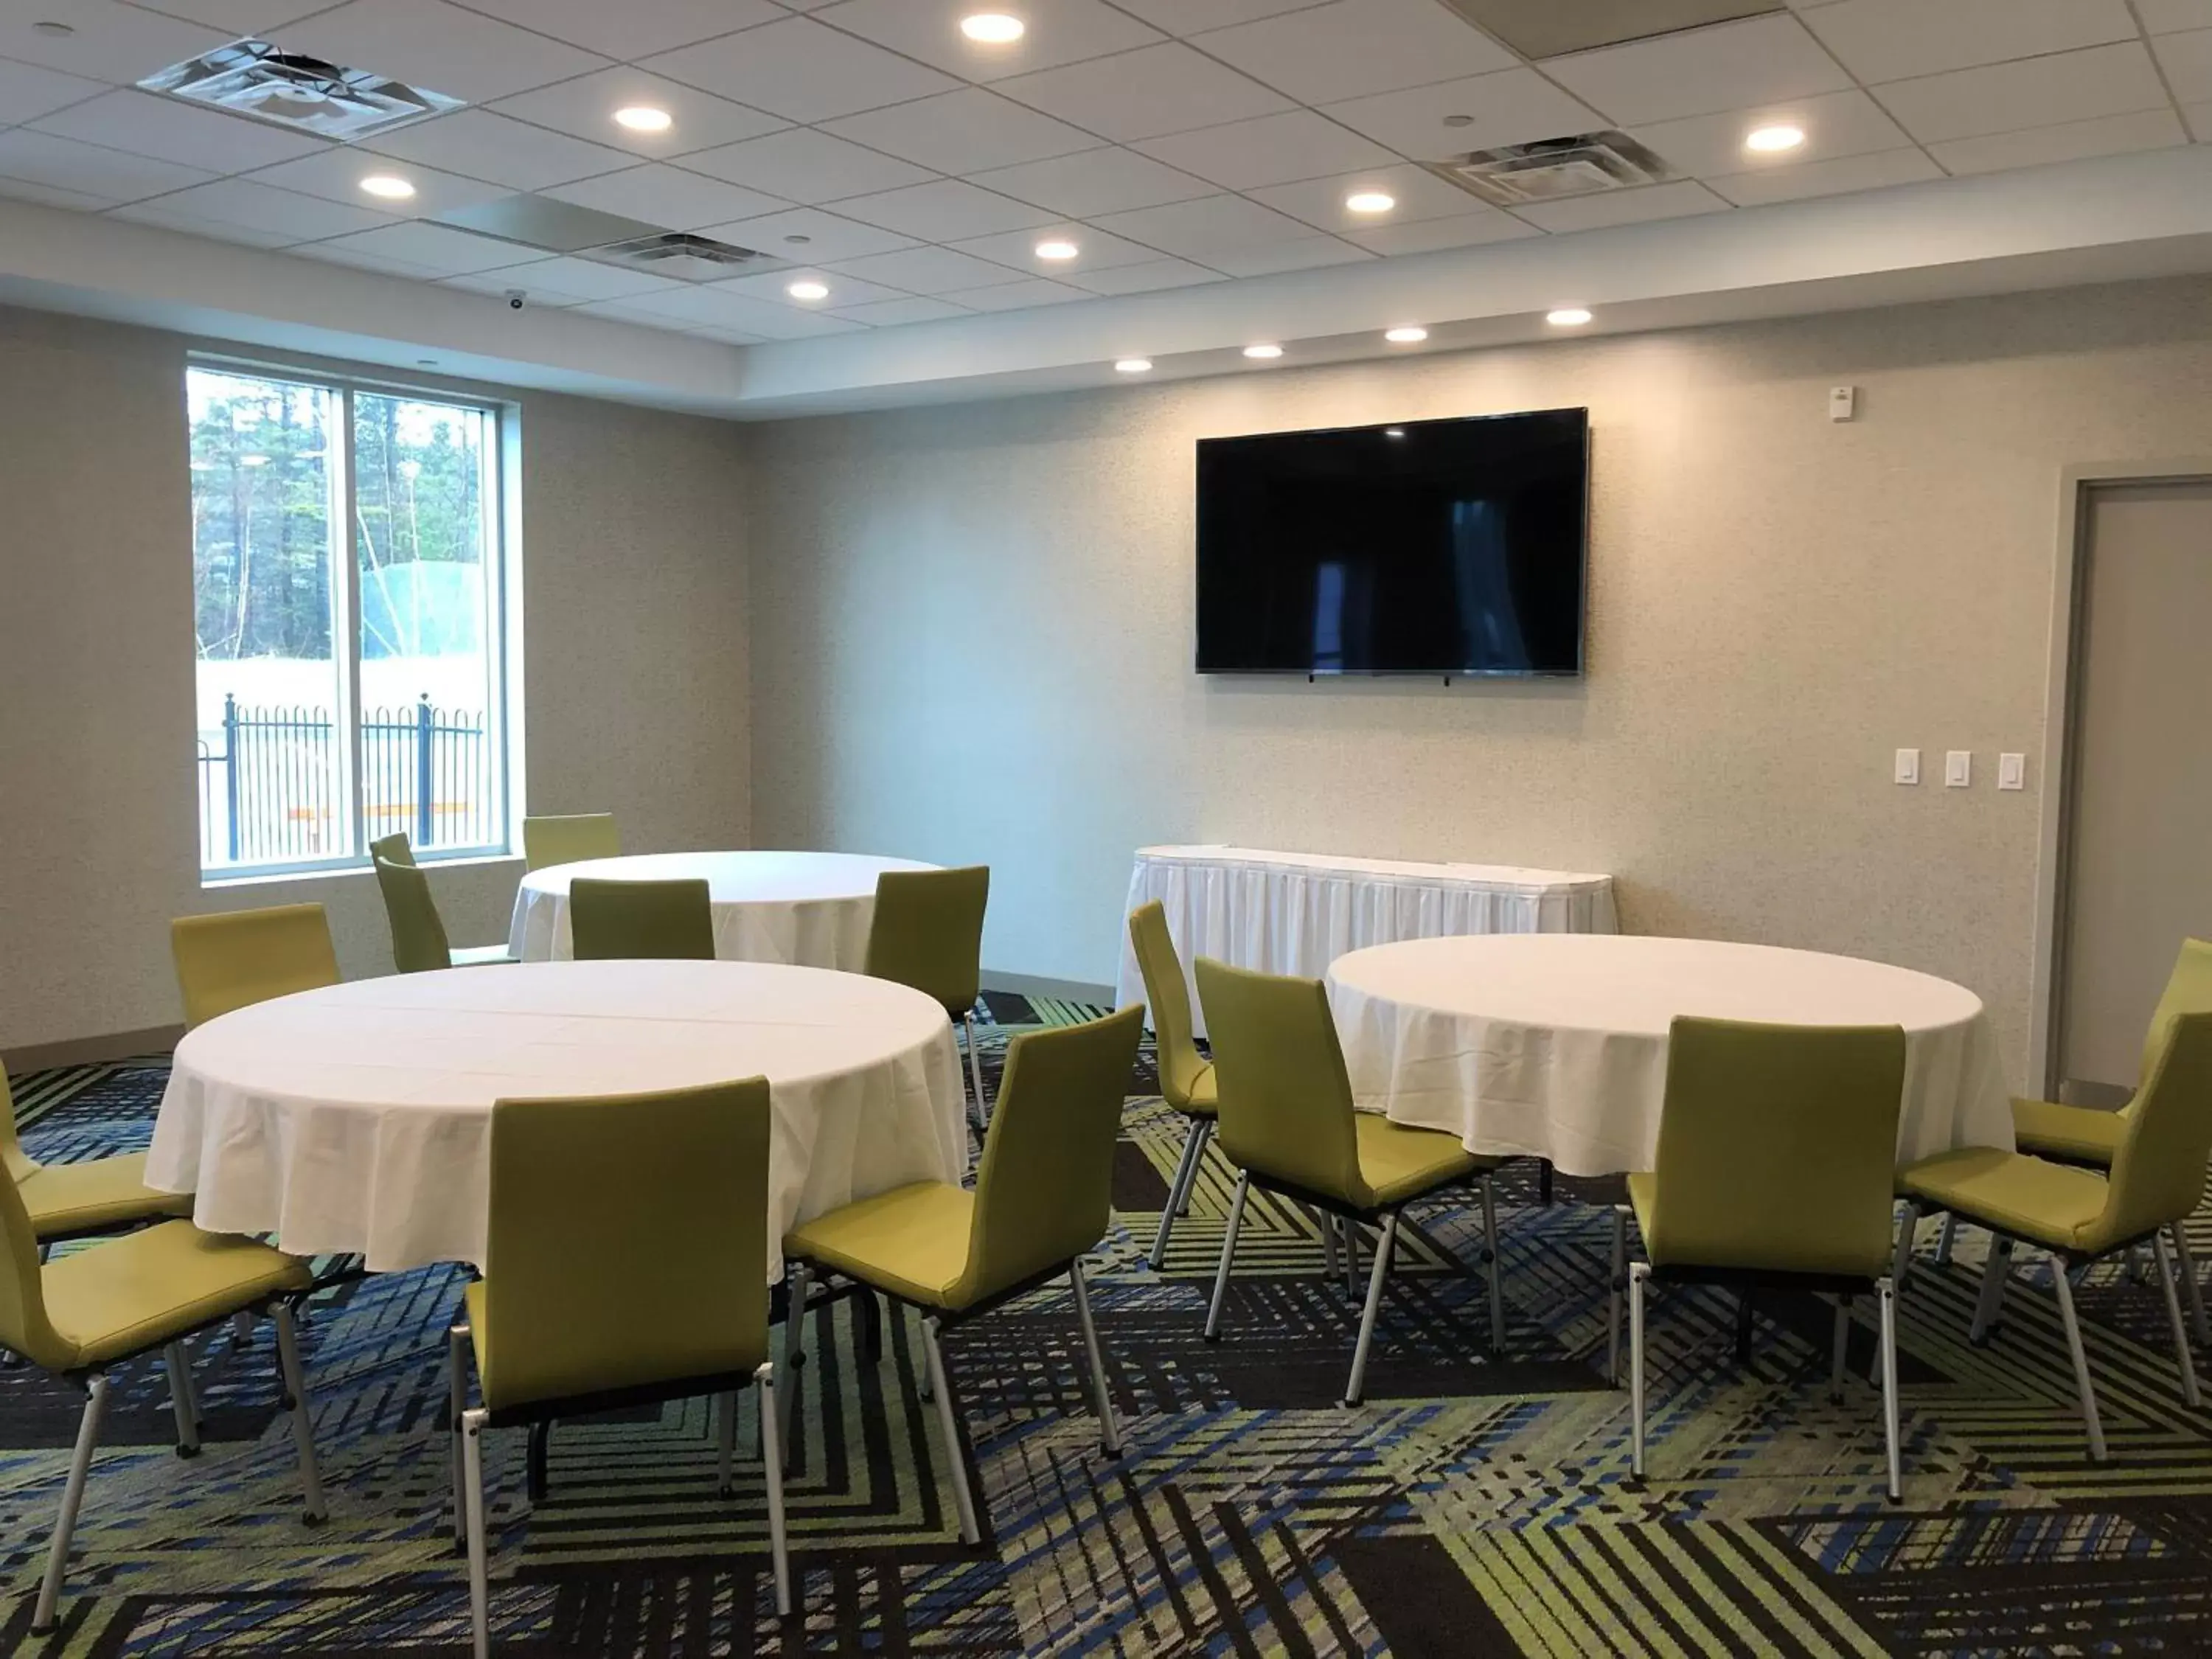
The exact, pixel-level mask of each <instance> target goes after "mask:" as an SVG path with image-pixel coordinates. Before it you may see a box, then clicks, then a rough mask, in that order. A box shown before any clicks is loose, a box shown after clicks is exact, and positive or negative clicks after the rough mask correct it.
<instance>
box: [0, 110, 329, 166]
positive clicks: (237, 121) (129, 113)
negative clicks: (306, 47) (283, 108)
mask: <svg viewBox="0 0 2212 1659" xmlns="http://www.w3.org/2000/svg"><path fill="white" fill-rule="evenodd" d="M34 125H36V127H37V129H38V131H40V132H51V133H52V134H54V135H55V136H56V137H62V138H78V139H82V140H83V141H84V142H85V143H88V144H106V146H107V147H108V148H109V149H127V150H129V151H131V153H132V154H133V155H151V156H155V157H156V158H158V159H160V160H161V161H178V162H181V163H183V164H184V165H185V166H186V167H204V168H206V169H207V171H209V172H210V173H243V172H245V171H246V170H247V169H248V168H250V167H267V166H269V165H270V163H271V162H275V161H290V160H292V159H293V158H294V157H295V156H299V155H315V154H317V153H319V151H322V150H325V149H329V148H330V147H331V146H330V144H329V143H328V141H326V140H325V139H321V138H310V137H303V136H301V134H299V133H295V132H287V131H284V130H283V128H282V127H277V126H272V125H270V124H269V123H267V122H265V121H256V120H253V119H252V118H250V117H247V116H243V115H230V114H227V113H224V112H222V111H219V110H212V109H197V108H194V107H193V106H191V105H190V104H187V103H184V102H181V101H180V100H177V99H174V98H161V97H157V96H155V94H152V93H150V92H111V93H108V94H105V95H104V96H101V97H99V98H95V99H94V100H91V102H89V103H84V104H76V105H72V106H70V108H68V109H65V110H62V111H59V112H57V113H55V114H52V115H49V116H46V117H44V118H41V119H40V120H39V121H38V122H36V123H35V124H34Z"/></svg>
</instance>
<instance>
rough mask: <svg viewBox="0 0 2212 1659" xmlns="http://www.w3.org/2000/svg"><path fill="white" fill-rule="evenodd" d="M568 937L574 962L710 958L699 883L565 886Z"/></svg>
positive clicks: (710, 922)
mask: <svg viewBox="0 0 2212 1659" xmlns="http://www.w3.org/2000/svg"><path fill="white" fill-rule="evenodd" d="M568 937H569V941H570V950H571V954H573V955H574V957H575V958H576V960H577V961H579V962H602V961H607V960H610V959H614V958H626V959H629V960H632V961H637V960H641V959H645V958H648V957H650V958H657V959H659V960H662V961H677V960H687V959H696V960H698V961H702V962H712V961H713V960H714V902H713V901H712V899H711V898H710V897H709V896H708V885H707V883H706V882H705V880H704V879H702V878H695V879H692V880H689V881H599V880H594V879H592V878H586V877H581V876H580V877H578V878H576V879H575V880H574V881H572V882H570V883H569V884H568Z"/></svg>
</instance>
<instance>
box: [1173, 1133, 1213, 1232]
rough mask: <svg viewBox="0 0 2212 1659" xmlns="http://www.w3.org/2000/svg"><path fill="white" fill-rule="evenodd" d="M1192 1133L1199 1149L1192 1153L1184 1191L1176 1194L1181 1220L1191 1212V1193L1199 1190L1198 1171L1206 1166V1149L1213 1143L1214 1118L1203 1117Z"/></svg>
mask: <svg viewBox="0 0 2212 1659" xmlns="http://www.w3.org/2000/svg"><path fill="white" fill-rule="evenodd" d="M1190 1132H1191V1134H1192V1136H1193V1138H1194V1139H1196V1140H1197V1142H1198V1151H1197V1152H1194V1153H1193V1154H1192V1155H1191V1160H1190V1173H1189V1174H1188V1175H1187V1176H1184V1177H1183V1178H1182V1192H1180V1193H1178V1194H1176V1206H1175V1212H1176V1220H1178V1221H1180V1220H1182V1218H1183V1217H1185V1216H1187V1215H1188V1214H1189V1213H1190V1195H1191V1194H1193V1193H1194V1192H1196V1191H1197V1190H1198V1172H1199V1171H1200V1170H1201V1169H1203V1168H1205V1167H1206V1148H1207V1147H1208V1146H1212V1144H1213V1120H1212V1118H1210V1117H1202V1118H1200V1119H1199V1120H1198V1121H1197V1122H1195V1123H1194V1124H1193V1125H1192V1126H1191V1130H1190Z"/></svg>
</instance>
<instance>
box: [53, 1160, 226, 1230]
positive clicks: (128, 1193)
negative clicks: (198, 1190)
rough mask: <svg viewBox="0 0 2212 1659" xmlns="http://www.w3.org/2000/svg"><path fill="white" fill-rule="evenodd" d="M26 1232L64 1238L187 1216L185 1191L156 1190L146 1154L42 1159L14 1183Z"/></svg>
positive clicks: (189, 1197)
mask: <svg viewBox="0 0 2212 1659" xmlns="http://www.w3.org/2000/svg"><path fill="white" fill-rule="evenodd" d="M15 1190H16V1191H17V1192H18V1193H20V1194H22V1198H23V1207H24V1208H25V1209H27V1210H28V1211H29V1212H31V1231H33V1232H34V1233H36V1234H37V1235H38V1236H39V1237H40V1238H67V1237H70V1235H71V1234H73V1233H94V1232H99V1231H101V1230H103V1229H105V1228H108V1227H119V1226H122V1225H125V1223H127V1222H132V1221H155V1220H159V1219H161V1218H162V1217H164V1216H182V1215H190V1214H191V1212H192V1195H191V1194H190V1193H160V1192H155V1190H154V1189H153V1188H151V1187H149V1186H148V1185H147V1184H146V1154H145V1153H143V1152H129V1153H125V1155H124V1156H122V1157H120V1158H94V1159H92V1160H91V1161H90V1162H89V1163H85V1164H40V1165H39V1166H38V1167H37V1168H36V1169H34V1170H32V1171H31V1172H30V1173H29V1174H28V1175H26V1176H24V1177H23V1178H22V1179H21V1181H19V1182H16V1184H15Z"/></svg>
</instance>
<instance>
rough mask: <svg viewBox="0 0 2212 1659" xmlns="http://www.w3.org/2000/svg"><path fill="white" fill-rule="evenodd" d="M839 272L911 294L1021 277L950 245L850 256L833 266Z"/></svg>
mask: <svg viewBox="0 0 2212 1659" xmlns="http://www.w3.org/2000/svg"><path fill="white" fill-rule="evenodd" d="M832 268H833V269H834V270H836V271H837V272H838V273H839V274H841V275H843V276H857V277H859V278H860V279H861V280H862V281H863V282H870V283H882V284H883V285H884V287H885V288H896V289H905V290H906V291H907V292H908V293H909V294H949V293H951V291H952V290H953V289H961V288H982V287H985V286H987V285H988V284H990V283H1011V282H1013V281H1014V280H1016V279H1017V278H1018V277H1019V276H1020V275H1021V273H1020V272H1019V271H1018V270H1006V269H1005V268H1003V267H1001V266H999V265H994V264H991V263H990V262H989V261H988V260H986V259H978V258H975V256H974V255H973V254H969V253H956V252H953V251H952V250H951V248H947V247H915V248H908V249H906V250H905V251H904V252H899V253H878V254H876V255H874V256H872V258H866V259H847V260H844V261H843V262H842V263H841V264H836V265H835V266H834V267H832Z"/></svg>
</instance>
